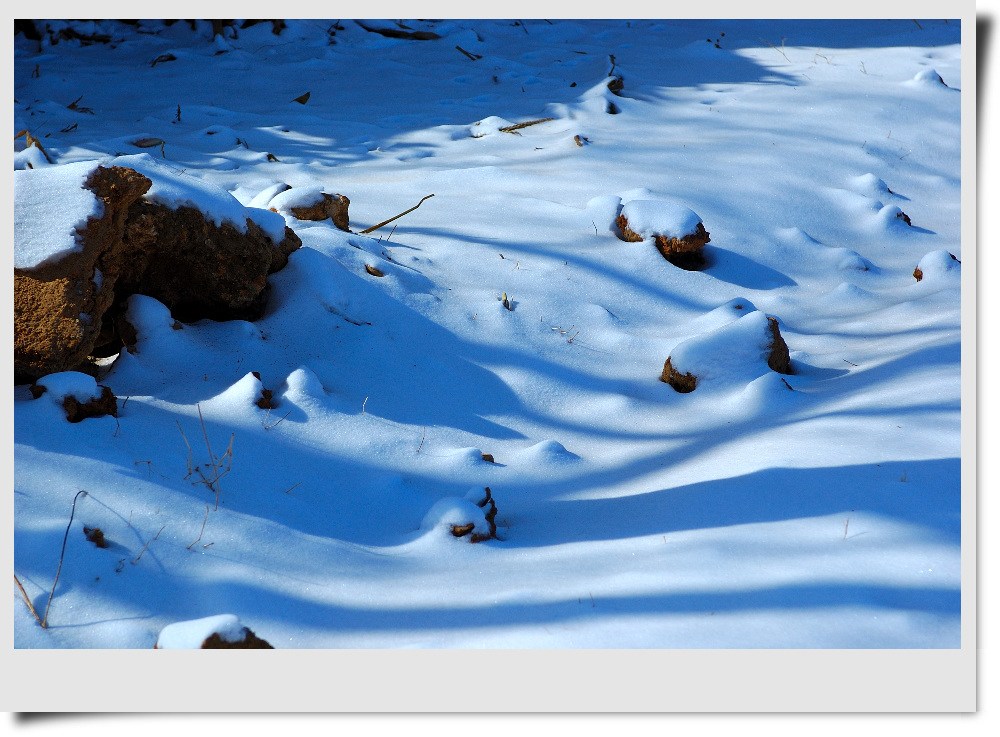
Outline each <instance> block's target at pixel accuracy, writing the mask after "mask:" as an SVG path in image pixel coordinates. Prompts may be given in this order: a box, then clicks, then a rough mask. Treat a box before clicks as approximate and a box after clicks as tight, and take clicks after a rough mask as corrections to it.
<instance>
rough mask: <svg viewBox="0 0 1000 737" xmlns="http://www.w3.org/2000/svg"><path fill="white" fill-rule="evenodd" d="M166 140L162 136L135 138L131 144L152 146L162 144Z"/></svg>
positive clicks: (139, 146)
mask: <svg viewBox="0 0 1000 737" xmlns="http://www.w3.org/2000/svg"><path fill="white" fill-rule="evenodd" d="M164 143H166V141H164V140H163V139H162V138H137V139H136V140H134V141H132V145H133V146H135V147H136V148H154V147H156V146H162V145H163V144H164Z"/></svg>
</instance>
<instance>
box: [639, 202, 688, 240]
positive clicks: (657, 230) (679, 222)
mask: <svg viewBox="0 0 1000 737" xmlns="http://www.w3.org/2000/svg"><path fill="white" fill-rule="evenodd" d="M621 214H622V215H624V216H625V219H626V220H628V227H629V230H631V231H632V232H634V233H637V234H638V235H641V236H642V237H643V238H652V237H653V236H656V235H662V236H665V237H667V238H677V239H678V240H679V239H681V238H683V237H684V236H688V235H693V234H694V233H695V231H696V229H697V227H698V223H700V222H701V218H700V217H698V214H697V213H696V212H695V211H694V210H692V209H690V208H688V207H684V206H683V205H681V204H679V203H675V202H669V201H667V200H630V201H629V202H626V203H625V205H624V206H623V207H622V212H621Z"/></svg>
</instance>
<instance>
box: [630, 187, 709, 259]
mask: <svg viewBox="0 0 1000 737" xmlns="http://www.w3.org/2000/svg"><path fill="white" fill-rule="evenodd" d="M615 224H616V225H617V226H618V230H619V233H620V238H621V239H622V240H624V241H628V242H630V243H637V242H639V241H644V240H646V239H648V238H652V239H653V242H654V243H655V244H656V248H657V250H658V251H659V252H660V254H661V255H662V256H663V257H664V258H665V259H667V261H670V262H671V263H672V264H674V265H675V266H679V267H681V268H684V269H688V270H698V269H701V268H704V266H705V258H704V255H703V253H702V249H703V248H704V246H705V244H706V243H708V242H709V240H711V238H710V236H709V233H708V231H707V230H706V229H705V225H704V223H703V222H702V220H701V218H700V217H698V215H697V214H696V213H695V212H694V211H692V210H690V209H688V208H687V207H684V206H682V205H679V204H677V203H673V202H669V201H667V200H632V201H630V202H627V203H625V204H624V205H623V207H622V210H621V212H620V213H619V215H618V217H617V218H616V219H615Z"/></svg>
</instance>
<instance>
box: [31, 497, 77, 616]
mask: <svg viewBox="0 0 1000 737" xmlns="http://www.w3.org/2000/svg"><path fill="white" fill-rule="evenodd" d="M81 496H87V492H86V491H84V490H83V489H80V491H78V492H76V496H74V497H73V506H72V507H71V508H70V511H69V522H67V523H66V533H65V534H64V535H63V543H62V551H61V552H60V553H59V565H58V566H57V567H56V578H55V580H54V581H53V582H52V590H51V591H50V592H49V599H48V601H46V602H45V614H44V616H43V617H42V621H41V622H40V623H39V624H41V625H42V627H43V628H47V627H48V626H49V607H50V606H52V597H54V596H55V595H56V586H57V585H58V584H59V574H60V573H62V566H63V558H64V557H65V556H66V541H67V540H68V539H69V528H70V527H72V526H73V515H75V514H76V500H77V499H79V498H80V497H81ZM36 616H37V615H36Z"/></svg>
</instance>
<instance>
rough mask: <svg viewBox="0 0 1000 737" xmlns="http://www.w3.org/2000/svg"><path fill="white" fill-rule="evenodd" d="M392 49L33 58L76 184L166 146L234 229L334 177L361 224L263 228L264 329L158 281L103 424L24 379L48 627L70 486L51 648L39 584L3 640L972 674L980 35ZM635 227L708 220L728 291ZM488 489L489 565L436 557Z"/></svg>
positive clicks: (772, 31)
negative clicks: (852, 659) (180, 305)
mask: <svg viewBox="0 0 1000 737" xmlns="http://www.w3.org/2000/svg"><path fill="white" fill-rule="evenodd" d="M368 25H370V26H371V25H372V24H368ZM374 25H377V26H378V27H382V28H395V29H398V28H399V27H398V26H397V25H396V24H395V23H394V22H390V21H386V22H381V23H378V24H374ZM406 25H408V26H409V30H411V31H415V30H419V31H430V32H433V33H435V34H437V35H438V36H440V38H438V39H434V40H405V39H391V38H386V37H384V36H382V35H379V34H377V33H373V32H370V31H368V30H366V29H364V28H362V27H361V26H360V25H358V24H356V23H354V22H353V21H347V20H344V21H340V22H339V23H334V21H332V20H331V21H289V22H288V27H287V28H286V29H285V30H284V31H282V33H281V34H280V35H275V34H273V33H272V32H271V27H270V25H269V24H260V25H256V26H253V27H251V28H246V29H240V30H239V32H238V37H235V38H233V37H231V35H232V34H228V33H227V35H226V37H216V38H215V39H214V40H213V39H212V37H211V32H210V30H209V27H208V25H207V24H201V25H200V26H199V27H198V28H197V30H196V32H192V30H191V29H190V28H188V27H187V26H186V25H185V24H183V23H179V24H175V25H173V26H170V27H165V26H163V25H162V24H160V23H154V22H142V23H141V24H140V25H139V26H138V27H136V28H131V27H126V26H123V25H118V24H99V25H98V26H97V27H96V28H94V29H92V30H95V31H97V32H100V33H108V34H110V35H111V36H112V37H113V41H112V43H110V44H104V43H98V44H92V45H81V44H80V43H79V42H77V41H73V40H63V41H61V42H60V43H59V44H58V45H56V46H51V45H48V44H43V45H42V46H41V47H39V44H38V43H37V42H31V41H27V40H25V39H24V38H23V37H18V38H17V39H16V41H15V57H14V61H15V63H14V92H15V103H14V125H15V130H16V131H20V130H22V129H27V130H29V131H30V132H31V134H32V135H33V136H34V137H35V138H37V139H38V140H40V141H41V142H42V143H43V145H44V148H45V151H47V152H48V154H49V156H51V158H52V159H53V161H54V162H55V165H56V166H62V165H67V164H75V163H77V162H87V161H95V160H99V159H105V158H106V157H109V156H116V155H131V154H137V153H141V152H142V151H146V152H147V153H148V154H149V155H150V156H151V157H153V159H154V160H155V161H156V162H158V163H159V164H160V165H162V166H165V167H171V168H172V169H173V170H175V171H180V172H183V173H184V174H186V175H187V176H189V177H195V178H197V179H199V180H201V181H202V182H204V183H205V184H207V185H212V188H222V189H224V190H228V191H229V192H231V193H232V194H233V195H234V197H235V198H236V200H238V201H239V203H242V204H243V205H245V206H248V207H265V206H267V202H265V200H266V201H268V202H273V196H274V195H277V196H279V197H280V196H281V195H280V194H278V192H279V190H280V189H281V186H280V185H282V184H288V185H291V186H292V189H291V190H289V193H294V192H295V191H296V190H297V189H298V190H302V189H304V188H314V189H315V190H322V191H325V192H328V193H331V194H332V193H340V194H343V195H346V196H347V197H349V198H350V201H351V207H350V213H351V227H352V229H353V230H354V231H355V232H354V233H347V232H344V231H341V230H338V229H336V228H335V227H334V226H333V224H332V223H330V222H329V221H326V222H320V223H317V222H307V221H299V220H297V219H296V218H295V217H294V216H293V215H292V214H291V213H290V211H288V210H287V209H283V208H278V207H276V209H279V210H281V212H282V214H283V215H284V217H285V220H286V222H287V224H288V225H289V226H290V227H291V228H292V229H293V230H294V231H295V232H296V233H297V234H298V235H299V237H300V238H301V239H302V242H303V247H302V248H301V249H300V250H298V251H296V252H295V253H293V254H292V256H291V258H290V260H289V263H288V266H287V267H286V268H285V269H284V270H282V271H280V272H278V273H276V274H274V275H273V276H271V277H270V282H271V285H272V291H271V297H270V301H269V304H268V308H267V311H266V314H265V316H264V317H263V318H262V319H260V320H258V321H257V322H255V323H248V322H243V321H231V322H211V321H202V322H197V323H192V324H185V325H184V326H183V329H182V330H175V329H172V324H173V319H172V317H171V316H170V314H169V311H168V310H167V308H166V307H164V306H163V305H161V304H160V303H158V302H156V301H155V300H153V299H151V298H148V297H141V296H139V297H134V298H133V299H132V302H131V304H130V311H129V314H130V319H131V321H132V323H133V325H135V326H136V328H137V330H138V333H139V344H138V346H137V350H136V352H135V353H122V354H121V355H120V356H119V357H118V359H117V361H115V362H114V363H113V365H110V367H109V369H108V371H107V374H106V375H105V376H103V377H101V378H100V380H99V383H101V384H103V385H106V386H108V387H110V388H111V389H112V391H113V392H114V394H115V395H116V396H118V398H119V409H120V411H119V417H118V418H117V420H116V419H115V418H112V417H103V418H96V419H87V420H84V421H83V422H80V423H77V424H70V423H68V422H66V421H65V419H63V417H62V415H61V409H60V408H59V406H58V404H57V403H56V402H53V401H51V400H52V399H53V396H52V395H54V394H56V393H57V392H55V391H51V390H50V392H49V393H47V394H46V395H43V397H42V398H41V399H37V400H36V399H33V398H32V395H31V393H30V392H29V391H28V387H27V386H19V387H16V388H15V389H14V460H15V467H14V564H15V565H14V568H15V573H16V574H17V576H18V578H19V579H20V580H21V582H22V583H23V584H24V586H25V590H26V592H27V595H28V596H29V597H30V598H31V600H32V601H33V603H34V606H35V608H36V609H37V610H38V611H39V612H40V613H41V612H42V610H44V609H45V608H46V604H47V603H48V600H49V592H50V590H51V588H52V585H53V580H54V576H55V575H56V570H57V565H58V563H59V559H60V551H61V546H62V542H63V537H64V534H65V532H66V527H67V522H68V521H69V516H70V510H71V505H72V504H73V502H74V499H76V496H77V494H78V492H79V491H80V490H86V492H87V495H86V496H80V497H79V498H78V499H76V507H75V515H74V519H73V523H72V526H71V529H70V531H69V537H68V538H67V540H68V542H67V544H66V550H65V556H64V562H63V565H62V567H61V570H60V578H59V582H58V586H57V588H56V590H55V595H54V597H53V598H52V601H51V608H50V611H49V621H48V624H49V627H48V628H47V629H42V628H41V627H39V626H38V624H37V622H36V621H35V619H34V618H33V617H32V615H31V613H30V612H29V610H28V608H27V607H26V606H25V604H24V602H23V600H22V599H21V595H20V593H19V592H18V591H17V589H16V588H15V589H14V592H13V593H14V600H13V607H14V644H15V646H16V647H17V648H152V647H153V645H154V643H155V642H156V641H157V637H158V635H159V634H160V632H161V631H162V630H163V629H164V627H166V626H168V625H171V624H174V623H178V622H184V621H190V620H199V619H203V618H206V617H214V616H218V615H227V614H232V615H235V616H236V617H238V619H239V621H240V622H241V623H242V624H243V625H246V626H248V627H250V628H251V629H252V630H253V631H254V632H255V633H256V634H257V635H258V636H260V637H262V638H264V639H265V640H267V641H268V642H270V643H271V644H272V645H274V647H275V648H279V649H280V648H957V647H959V646H960V644H961V640H960V615H961V610H960V592H961V586H960V584H961V577H960V553H961V547H960V535H959V532H960V524H959V521H960V511H961V507H960V473H959V471H960V460H959V459H960V453H961V442H960V441H961V436H960V376H959V373H960V348H961V328H962V326H961V320H960V306H961V305H960V282H961V279H962V276H961V264H960V261H961V260H962V250H961V242H960V217H959V216H960V191H961V185H962V182H961V169H960V146H959V143H960V140H959V138H960V116H959V101H960V98H961V96H962V93H961V89H962V79H961V77H960V46H959V41H960V32H959V25H958V23H957V22H955V21H952V22H944V21H931V20H927V21H919V22H914V21H911V20H893V21H877V22H876V21H865V22H847V21H809V22H806V21H800V22H793V21H740V22H736V21H719V20H711V21H636V20H633V21H625V20H621V21H553V22H551V23H549V22H546V21H541V20H532V21H525V22H524V23H520V22H515V21H489V20H469V21H460V20H446V21H438V22H432V21H420V22H418V21H408V22H407V23H406ZM77 28H78V29H80V28H81V27H80V26H77ZM83 30H87V29H83ZM456 47H458V48H456ZM168 56H169V57H174V58H172V59H168V60H165V61H158V62H157V63H155V64H154V63H153V62H154V61H157V60H158V59H165V58H167V57H168ZM619 76H620V77H621V80H622V87H621V89H620V91H619V92H620V94H615V93H614V92H612V90H611V89H609V87H608V83H609V82H610V81H613V80H615V79H616V78H617V77H619ZM613 86H615V85H613ZM306 92H308V93H309V96H308V99H307V100H306V101H305V102H304V103H303V102H297V101H295V98H300V96H303V95H304V93H306ZM71 103H75V104H74V105H73V108H75V109H71V108H69V107H68V106H69V105H70V104H71ZM609 110H610V111H615V112H613V113H612V112H609ZM544 118H551V120H546V121H544V122H536V123H534V124H533V125H530V126H524V127H521V128H519V129H516V130H511V131H509V132H508V131H503V130H501V129H502V128H505V127H510V126H513V125H516V124H518V123H524V122H533V121H539V120H542V119H544ZM142 139H147V141H142ZM150 139H158V140H160V141H162V142H163V143H162V146H160V145H157V146H155V147H150V146H147V147H145V148H138V147H136V146H135V145H134V142H136V141H142V142H143V143H148V140H150ZM15 145H16V148H17V149H18V150H17V151H16V152H15V155H14V162H15V168H18V169H25V168H26V166H27V164H28V163H31V164H32V167H34V168H33V170H32V172H27V171H25V172H24V174H25V175H27V176H37V175H41V174H43V173H44V172H46V171H48V169H47V168H46V167H49V166H50V165H49V164H48V163H47V162H46V161H45V159H44V156H42V155H41V151H40V149H37V148H35V147H31V148H29V149H24V139H23V138H22V139H19V140H18V141H17V142H16V144H15ZM22 149H24V150H22ZM144 160H145V159H144ZM84 168H85V167H84ZM20 174H21V173H20V172H19V173H18V175H19V176H20ZM268 190H270V192H267V191H268ZM266 192H267V194H262V193H266ZM430 194H433V195H434V197H433V198H430V199H427V200H425V201H424V202H423V203H422V204H421V206H420V208H419V209H417V210H415V211H413V212H411V213H409V214H407V215H405V216H404V217H402V218H400V219H399V220H397V221H395V222H394V223H393V224H391V225H389V226H386V227H384V228H381V229H379V230H376V231H374V232H372V233H371V234H370V235H360V234H358V232H359V231H361V230H363V229H365V228H368V227H370V226H372V225H375V224H376V223H379V222H380V221H382V220H385V219H386V218H388V217H390V216H392V215H395V214H397V213H399V212H402V211H403V210H406V209H408V208H410V207H412V206H413V205H414V204H416V203H417V202H418V201H420V200H421V198H423V197H425V196H427V195H430ZM289 196H290V195H286V196H285V198H286V199H287V198H288V197H289ZM630 202H631V203H643V204H641V205H637V204H633V205H632V207H631V209H630V210H629V212H635V213H636V214H637V216H639V217H641V219H642V220H643V221H644V222H643V225H645V226H648V227H649V228H655V227H658V226H661V227H666V229H668V230H669V229H670V228H677V229H679V230H687V229H689V227H690V226H692V225H693V224H694V223H696V222H697V221H699V220H700V221H701V222H702V223H703V224H704V227H705V229H706V230H707V231H708V232H709V234H710V237H711V240H710V241H709V243H708V245H706V246H705V253H706V259H707V262H708V263H707V267H706V268H705V269H704V270H702V271H688V270H685V269H681V268H678V267H677V266H674V265H673V264H671V263H669V262H667V261H666V260H665V259H664V258H663V257H662V256H661V255H660V253H659V252H658V251H657V248H656V247H655V246H654V244H653V241H652V239H649V238H647V239H646V240H644V241H641V242H624V241H623V240H621V239H619V238H618V237H617V235H616V226H615V218H616V216H617V215H618V214H619V212H620V211H621V208H622V207H623V206H626V207H628V203H630ZM650 202H653V203H657V202H659V203H660V207H659V209H658V208H657V206H656V205H655V204H653V205H650V204H649V203H650ZM288 204H289V206H290V205H291V204H294V203H288ZM67 206H68V207H71V206H73V205H72V204H67ZM75 206H76V207H78V208H85V207H86V206H89V201H88V202H83V203H77V204H76V205H75ZM689 211H690V212H689ZM901 213H905V215H906V217H907V218H908V219H909V221H910V222H909V223H908V222H906V219H904V218H903V217H902V216H901ZM21 227H22V226H21V224H19V223H17V222H15V233H20V232H21V231H20V230H19V228H21ZM26 242H27V243H30V244H32V249H33V250H32V251H31V252H30V253H29V252H26V253H25V254H24V258H25V259H29V260H31V259H34V260H35V262H37V260H39V259H40V258H45V257H46V255H47V254H48V252H47V251H45V248H46V247H49V248H51V247H52V246H51V243H50V244H49V245H48V246H46V245H45V244H43V243H40V242H39V239H37V238H36V239H29V240H28V241H26ZM19 248H20V243H15V253H16V254H19V253H20V251H19V250H18V249H19ZM39 254H41V255H39ZM951 256H954V257H956V259H957V260H956V259H952V258H951ZM17 258H20V256H17V255H16V256H15V263H17V260H16V259H17ZM918 265H919V267H920V270H921V271H922V272H923V278H922V279H921V280H920V281H917V280H916V279H915V278H914V276H913V272H914V269H915V267H917V266H918ZM366 267H373V268H374V269H375V270H376V271H377V272H379V273H381V274H383V276H381V277H378V276H375V275H373V274H372V273H371V271H369V270H368V269H366ZM768 316H770V317H773V318H776V319H777V321H778V324H779V325H780V331H781V335H782V336H783V338H784V340H785V341H786V343H787V345H788V348H789V351H790V357H791V365H792V373H790V374H779V373H777V372H775V371H773V370H772V369H771V368H770V367H769V366H768V364H767V361H766V355H765V352H764V351H763V350H762V343H761V341H762V339H761V337H760V336H762V335H764V336H765V337H766V335H767V334H768V327H767V326H768V324H769V322H768V321H767V320H766V319H765V318H766V317H768ZM668 356H671V357H673V358H676V359H677V361H676V363H677V367H678V368H681V369H683V371H685V372H691V373H693V374H694V375H697V376H698V377H699V383H698V386H697V388H696V389H695V390H694V391H693V392H690V393H680V392H677V391H675V390H674V389H673V388H672V387H671V386H669V385H668V384H666V383H664V382H662V381H660V374H661V371H663V367H664V362H665V360H666V359H667V357H668ZM252 372H257V373H258V374H259V378H258V377H257V376H254V375H253V373H252ZM46 381H48V382H50V383H51V384H53V385H54V386H56V387H57V388H59V390H60V391H67V392H83V393H86V390H87V387H86V386H83V385H84V384H85V383H86V382H84V381H83V380H82V379H81V378H80V377H66V376H60V377H50V378H49V379H47V380H46ZM263 388H267V389H270V390H272V391H273V392H274V396H275V398H276V400H277V406H276V407H275V408H273V409H270V410H265V409H260V408H258V407H257V406H256V405H255V404H254V400H255V399H256V398H257V397H258V396H259V394H260V391H261V389H263ZM46 397H48V398H46ZM126 399H127V401H126ZM206 438H207V441H208V443H209V444H210V445H211V448H212V450H213V451H214V455H215V456H216V457H222V456H223V453H224V451H226V449H227V448H228V447H231V449H232V453H231V455H230V456H227V457H226V458H225V459H224V460H225V463H226V464H227V467H229V468H230V470H229V472H228V473H227V474H226V475H225V476H224V477H223V478H222V480H221V483H220V484H219V486H218V489H219V494H218V496H216V494H215V493H214V492H213V490H212V489H209V488H206V485H205V484H199V483H193V482H196V481H197V480H198V479H199V477H198V475H197V474H192V473H191V472H190V471H191V465H204V464H206V463H207V462H209V461H210V458H209V455H208V453H209V451H208V450H207V448H206V442H205V440H206ZM188 444H190V449H191V450H190V457H189V450H188ZM230 444H231V446H230ZM484 454H489V455H491V456H492V457H493V459H494V461H495V462H493V463H491V462H489V461H487V460H485V459H484V458H483V455H484ZM230 461H231V466H230V465H229V463H230ZM189 464H191V465H189ZM485 487H489V488H490V489H491V491H492V496H493V499H494V500H495V502H496V505H497V509H498V513H497V516H496V519H495V521H496V525H497V537H496V539H490V540H487V541H484V542H480V543H476V544H472V543H470V542H469V541H468V537H466V538H456V537H453V536H452V534H451V532H450V525H449V523H450V522H451V521H452V520H453V518H454V519H457V518H458V517H461V516H462V515H465V517H468V518H469V519H468V521H470V522H471V521H476V522H477V524H478V525H480V528H479V529H482V527H481V526H482V524H483V521H482V519H478V520H473V519H472V517H475V515H476V514H481V508H480V507H478V506H476V504H475V503H474V502H475V501H476V500H477V499H476V497H477V496H478V495H481V493H482V492H483V490H484V488H485ZM216 502H218V508H217V509H216ZM456 515H457V516H456ZM85 526H86V527H88V528H93V527H99V528H100V529H101V530H102V531H103V532H104V534H105V536H106V538H107V540H108V541H109V543H110V544H109V546H108V547H107V548H98V547H96V546H95V545H94V544H93V543H92V542H89V541H88V539H87V538H86V537H85V535H84V534H83V532H82V529H83V527H85ZM226 621H231V620H228V619H227V620H226Z"/></svg>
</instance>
